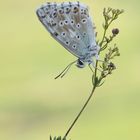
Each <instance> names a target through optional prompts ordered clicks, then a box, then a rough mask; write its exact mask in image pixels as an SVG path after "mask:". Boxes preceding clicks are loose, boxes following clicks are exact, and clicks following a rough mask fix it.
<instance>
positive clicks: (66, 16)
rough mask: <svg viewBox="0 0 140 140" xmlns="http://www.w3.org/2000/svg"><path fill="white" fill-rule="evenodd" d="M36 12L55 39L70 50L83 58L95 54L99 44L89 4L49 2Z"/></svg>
mask: <svg viewBox="0 0 140 140" xmlns="http://www.w3.org/2000/svg"><path fill="white" fill-rule="evenodd" d="M36 13H37V15H38V18H39V20H40V21H41V23H42V24H43V25H44V26H45V28H46V29H47V30H48V31H49V32H50V34H51V35H52V36H53V37H54V39H56V40H57V41H58V42H59V43H60V44H62V45H63V46H64V47H65V48H66V49H67V50H68V51H69V52H71V53H72V54H73V55H75V56H76V57H78V58H81V59H86V57H87V56H88V57H91V56H93V50H96V48H97V45H96V41H95V33H94V29H93V25H92V21H91V18H90V16H89V13H88V8H87V6H85V5H83V4H80V3H79V2H78V3H77V2H72V3H71V2H64V3H61V4H56V3H47V4H45V5H43V6H41V7H40V8H38V9H37V11H36ZM94 52H95V51H94ZM96 52H97V51H96Z"/></svg>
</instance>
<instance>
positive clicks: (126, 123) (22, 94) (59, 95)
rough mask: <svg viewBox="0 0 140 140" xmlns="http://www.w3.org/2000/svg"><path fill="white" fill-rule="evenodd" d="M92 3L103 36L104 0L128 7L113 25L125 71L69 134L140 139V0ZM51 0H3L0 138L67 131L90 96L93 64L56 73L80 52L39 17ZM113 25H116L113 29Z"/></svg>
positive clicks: (78, 138) (41, 138)
mask: <svg viewBox="0 0 140 140" xmlns="http://www.w3.org/2000/svg"><path fill="white" fill-rule="evenodd" d="M55 1H56V2H60V0H55ZM81 2H84V3H86V4H87V5H89V7H90V14H91V15H92V16H93V15H94V22H95V24H96V27H97V31H98V39H100V38H101V35H102V31H103V30H102V22H103V17H102V10H103V8H104V7H113V8H119V9H124V10H125V13H124V14H123V15H121V16H120V18H119V20H118V21H117V22H116V23H115V24H113V26H112V28H113V27H118V28H119V29H120V34H119V35H118V37H117V38H116V39H115V41H114V42H117V44H118V46H119V48H120V52H121V56H120V57H119V58H116V60H115V62H116V64H117V70H116V71H114V73H113V75H111V76H110V77H108V79H107V80H106V83H105V84H104V85H103V86H102V87H101V88H99V89H98V90H96V93H95V95H94V98H93V99H92V101H91V102H90V104H89V105H88V108H87V110H86V111H85V112H84V113H83V115H82V117H81V118H80V119H79V121H78V123H77V124H76V126H75V127H74V129H73V130H72V132H71V133H70V135H69V138H71V139H72V140H89V139H94V140H132V139H135V140H139V139H140V62H139V60H140V47H139V40H140V15H139V13H140V7H139V6H140V1H139V0H133V1H132V0H123V1H122V0H81ZM42 3H45V1H44V0H29V1H28V0H24V1H23V0H11V1H5V0H0V139H1V140H47V139H49V136H50V134H51V135H52V136H55V135H57V136H58V135H64V133H65V132H66V130H67V128H68V126H69V125H70V123H71V122H72V121H73V119H74V117H75V115H77V113H78V111H79V109H80V108H81V106H82V105H83V102H84V101H85V99H86V98H87V97H88V95H89V93H90V91H91V88H92V84H91V72H90V70H89V69H88V67H87V68H84V69H78V68H76V67H75V66H73V67H72V69H71V70H70V72H69V73H68V74H67V76H66V77H65V78H63V79H58V80H54V77H55V76H56V75H57V74H58V73H59V72H60V71H61V70H62V69H63V68H64V67H65V66H66V65H67V64H68V63H69V62H71V61H73V60H75V57H74V56H73V55H71V54H70V53H68V52H67V51H66V50H65V49H64V48H63V47H62V46H61V45H60V44H59V43H57V42H56V41H55V40H54V39H53V38H51V37H50V35H49V33H48V32H47V31H46V30H45V28H44V27H43V26H42V25H41V23H40V22H39V21H38V19H37V17H36V14H35V9H36V8H37V7H38V6H39V5H41V4H42ZM110 32H111V29H110Z"/></svg>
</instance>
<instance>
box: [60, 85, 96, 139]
mask: <svg viewBox="0 0 140 140" xmlns="http://www.w3.org/2000/svg"><path fill="white" fill-rule="evenodd" d="M95 89H96V86H93V88H92V91H91V93H90V96H89V97H88V99H87V100H86V102H85V104H84V105H83V107H82V109H81V110H80V112H79V113H78V115H77V116H76V118H75V119H74V121H73V123H72V124H71V126H70V127H69V129H68V130H67V132H66V134H65V136H64V137H63V140H65V139H66V137H67V136H68V134H69V133H70V131H71V129H72V128H73V126H74V125H75V123H76V122H77V120H78V119H79V117H80V116H81V114H82V112H83V111H84V109H85V108H86V106H87V105H88V103H89V101H90V100H91V97H92V96H93V93H94V91H95Z"/></svg>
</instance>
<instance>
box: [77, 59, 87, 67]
mask: <svg viewBox="0 0 140 140" xmlns="http://www.w3.org/2000/svg"><path fill="white" fill-rule="evenodd" d="M76 66H77V67H78V68H84V67H85V63H84V62H83V61H82V60H80V59H78V60H77V64H76Z"/></svg>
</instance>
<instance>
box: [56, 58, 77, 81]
mask: <svg viewBox="0 0 140 140" xmlns="http://www.w3.org/2000/svg"><path fill="white" fill-rule="evenodd" d="M75 62H77V60H76V61H73V62H71V63H70V64H69V65H68V66H67V67H66V68H65V69H64V70H63V71H62V72H61V73H60V74H59V75H58V76H56V77H55V78H54V79H57V78H59V77H61V78H63V77H64V76H65V75H66V73H67V72H68V70H69V69H70V67H71V66H72V65H73V64H74V63H75Z"/></svg>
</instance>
